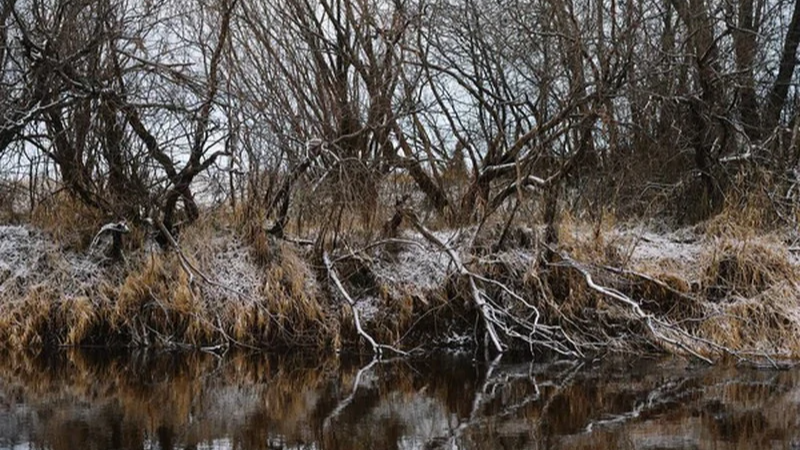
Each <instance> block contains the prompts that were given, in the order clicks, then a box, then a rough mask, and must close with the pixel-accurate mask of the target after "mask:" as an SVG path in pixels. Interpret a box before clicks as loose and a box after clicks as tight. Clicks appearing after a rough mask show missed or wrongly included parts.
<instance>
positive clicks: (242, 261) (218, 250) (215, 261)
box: [203, 236, 264, 302]
mask: <svg viewBox="0 0 800 450" xmlns="http://www.w3.org/2000/svg"><path fill="white" fill-rule="evenodd" d="M209 247H210V248H209V252H208V254H209V255H212V256H211V258H210V259H209V260H208V261H207V263H206V264H205V270H206V271H207V273H208V275H209V276H210V277H211V279H212V281H214V284H209V285H206V286H204V290H203V295H204V297H205V298H206V299H207V300H208V301H211V302H221V301H225V300H248V299H255V298H258V296H259V290H260V289H261V286H263V285H264V277H263V276H262V274H261V272H262V271H261V270H260V269H259V267H258V265H257V264H256V262H255V260H254V259H253V257H252V255H251V252H250V248H249V247H248V246H247V245H245V244H243V243H242V242H241V241H239V240H238V239H236V238H235V237H234V236H216V237H214V238H213V239H211V241H210V242H209Z"/></svg>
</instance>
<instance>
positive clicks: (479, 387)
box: [0, 351, 800, 450]
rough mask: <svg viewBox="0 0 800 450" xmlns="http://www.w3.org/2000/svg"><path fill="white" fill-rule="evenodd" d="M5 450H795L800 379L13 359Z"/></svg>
mask: <svg viewBox="0 0 800 450" xmlns="http://www.w3.org/2000/svg"><path fill="white" fill-rule="evenodd" d="M0 358H1V359H2V360H1V361H0V448H2V449H53V450H56V449H241V450H248V449H376V450H380V449H761V448H776V449H793V448H800V369H792V370H781V371H777V370H775V371H771V370H755V369H746V368H736V367H730V366H728V367H719V366H715V367H709V366H705V365H700V364H696V363H689V362H686V361H682V360H678V359H638V360H633V359H615V360H603V361H596V362H593V363H577V362H571V361H566V362H549V363H539V362H532V363H530V362H525V363H512V362H509V361H503V360H496V361H493V362H475V361H473V360H472V359H471V358H470V357H469V356H462V357H458V356H452V355H439V356H436V357H428V358H423V359H398V360H388V361H370V360H368V359H367V360H359V359H356V358H335V357H331V358H323V357H319V356H317V357H308V356H306V357H304V356H297V355H295V356H275V355H265V354H262V353H237V354H233V355H226V356H222V357H220V356H217V355H213V354H207V353H190V354H186V353H152V352H150V353H124V354H113V355H112V354H108V353H104V352H85V351H80V352H79V351H72V352H63V353H56V354H49V355H36V356H31V355H21V354H7V355H0Z"/></svg>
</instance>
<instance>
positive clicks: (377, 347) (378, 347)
mask: <svg viewBox="0 0 800 450" xmlns="http://www.w3.org/2000/svg"><path fill="white" fill-rule="evenodd" d="M322 261H323V262H324V263H325V269H326V270H327V272H328V276H329V277H330V279H331V280H332V281H333V284H334V285H335V286H336V289H337V290H338V291H339V293H340V294H342V297H344V299H345V302H346V303H347V305H348V306H349V307H350V311H351V312H352V313H353V322H355V326H356V331H357V332H358V334H359V336H361V337H363V338H364V339H365V340H366V341H367V342H369V345H370V346H372V351H373V353H375V354H376V355H379V356H380V355H383V350H384V349H386V350H391V351H393V352H395V353H397V354H399V355H403V356H407V355H408V353H406V352H404V351H402V350H400V349H397V348H395V347H392V346H391V345H385V344H379V343H378V342H377V341H375V339H374V338H373V337H372V336H370V334H369V333H367V332H366V331H364V328H363V327H362V326H361V316H360V314H359V312H358V308H356V302H355V301H354V300H353V298H352V297H350V294H348V293H347V289H345V288H344V285H343V284H342V282H341V280H339V276H338V275H337V274H336V270H334V268H333V263H332V262H331V258H330V256H328V252H323V253H322Z"/></svg>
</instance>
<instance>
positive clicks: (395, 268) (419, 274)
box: [372, 230, 462, 296]
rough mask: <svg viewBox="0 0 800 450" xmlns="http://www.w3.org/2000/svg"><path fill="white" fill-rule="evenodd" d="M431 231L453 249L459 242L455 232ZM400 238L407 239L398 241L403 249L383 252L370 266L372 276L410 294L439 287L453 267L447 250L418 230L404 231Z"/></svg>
mask: <svg viewBox="0 0 800 450" xmlns="http://www.w3.org/2000/svg"><path fill="white" fill-rule="evenodd" d="M434 234H435V235H437V237H438V238H439V239H441V240H442V242H445V243H447V244H448V245H450V246H452V247H453V248H455V249H456V251H458V249H459V247H460V246H461V245H462V242H461V241H462V239H461V238H462V236H461V233H460V232H458V231H453V230H448V231H437V232H434ZM401 239H403V240H405V241H409V242H408V243H404V244H401V246H402V248H401V249H400V251H399V252H397V253H396V254H393V255H390V256H385V252H383V253H382V254H383V255H384V257H382V258H381V259H379V261H378V262H377V263H376V265H375V266H374V267H373V268H372V270H373V272H374V273H375V275H377V276H378V278H379V279H380V280H381V281H382V282H384V283H385V284H387V285H388V286H390V287H391V288H393V289H396V290H401V291H402V292H406V293H410V294H413V295H420V296H425V295H426V294H428V293H430V292H431V291H434V290H436V289H437V288H439V287H441V286H442V284H443V283H444V282H445V280H446V279H447V277H448V274H449V273H450V272H452V270H454V269H453V267H452V264H451V260H450V256H449V255H448V254H447V252H445V251H444V250H442V249H440V248H438V247H436V246H435V245H433V244H431V243H430V242H428V241H427V240H426V239H425V238H424V237H423V236H422V235H420V234H419V233H417V232H410V231H407V232H405V233H404V235H403V236H401ZM412 241H413V242H414V243H411V242H412Z"/></svg>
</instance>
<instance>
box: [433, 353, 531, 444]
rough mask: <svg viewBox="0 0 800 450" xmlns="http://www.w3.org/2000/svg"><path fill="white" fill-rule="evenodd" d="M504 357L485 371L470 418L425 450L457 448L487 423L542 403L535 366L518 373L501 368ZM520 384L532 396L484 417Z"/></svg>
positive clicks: (493, 362)
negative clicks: (468, 434)
mask: <svg viewBox="0 0 800 450" xmlns="http://www.w3.org/2000/svg"><path fill="white" fill-rule="evenodd" d="M501 357H502V355H497V356H496V357H495V358H494V360H492V362H491V363H490V364H489V367H488V368H487V369H486V376H485V377H484V381H483V384H482V385H481V388H480V389H478V390H477V391H476V392H475V397H474V398H473V400H472V408H471V409H470V413H469V418H468V419H467V420H466V421H464V422H461V423H460V424H459V425H458V426H457V427H456V428H454V429H452V430H451V431H450V433H448V435H447V436H442V437H434V438H432V439H430V440H429V441H428V442H427V443H426V445H425V448H426V449H437V448H454V447H455V441H456V440H457V439H458V438H459V437H461V436H462V435H464V433H465V432H466V431H467V430H469V429H472V428H476V427H480V426H481V425H483V424H484V423H486V422H488V421H490V420H493V419H498V418H503V417H508V416H510V415H512V414H514V413H515V412H517V411H519V410H520V409H522V408H523V407H525V406H526V405H529V404H531V403H533V402H536V401H538V400H539V399H540V395H541V391H540V390H539V385H538V383H537V382H536V379H535V378H534V377H533V375H532V374H531V373H532V369H533V365H534V363H533V362H531V363H528V364H526V365H524V366H523V367H524V368H525V370H515V369H518V368H519V366H516V367H513V366H512V367H502V368H501V367H500V359H501ZM517 380H524V381H525V382H528V383H530V384H531V386H532V387H533V393H532V394H530V395H527V396H525V397H523V398H521V399H519V400H518V401H516V402H514V403H513V404H511V405H508V406H505V407H504V408H503V409H502V410H501V411H500V412H498V413H496V414H493V415H481V412H482V411H483V410H484V407H485V406H486V405H488V404H489V403H490V402H491V401H493V400H494V399H495V398H497V396H498V395H502V393H503V392H504V390H505V389H507V388H508V387H509V385H511V383H513V382H515V381H517Z"/></svg>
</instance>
